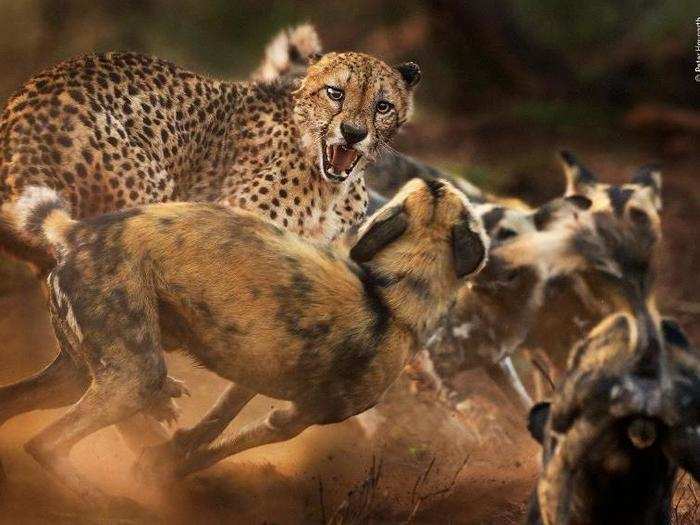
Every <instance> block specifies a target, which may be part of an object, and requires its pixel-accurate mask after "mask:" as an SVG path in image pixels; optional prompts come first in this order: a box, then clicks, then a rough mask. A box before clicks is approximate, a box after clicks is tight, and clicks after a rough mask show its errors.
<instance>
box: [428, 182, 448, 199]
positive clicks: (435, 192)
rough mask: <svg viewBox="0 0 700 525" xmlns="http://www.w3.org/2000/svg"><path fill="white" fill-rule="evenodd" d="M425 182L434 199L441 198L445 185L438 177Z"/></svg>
mask: <svg viewBox="0 0 700 525" xmlns="http://www.w3.org/2000/svg"><path fill="white" fill-rule="evenodd" d="M425 184H426V186H428V190H430V194H431V195H432V196H433V198H434V199H439V198H440V196H441V195H442V194H443V192H444V189H445V185H444V184H443V183H442V181H440V180H438V179H427V180H426V181H425Z"/></svg>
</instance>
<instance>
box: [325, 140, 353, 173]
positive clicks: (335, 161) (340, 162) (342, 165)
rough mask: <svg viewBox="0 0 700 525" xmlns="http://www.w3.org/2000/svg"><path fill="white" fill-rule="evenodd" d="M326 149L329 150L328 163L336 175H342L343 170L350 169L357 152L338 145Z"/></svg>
mask: <svg viewBox="0 0 700 525" xmlns="http://www.w3.org/2000/svg"><path fill="white" fill-rule="evenodd" d="M328 149H329V150H330V155H328V161H329V162H330V163H331V166H333V169H334V170H335V172H336V173H343V172H344V171H345V170H347V169H350V166H352V163H353V162H355V159H356V158H357V151H355V150H354V149H352V148H346V147H345V146H341V145H338V146H330V147H329V148H328Z"/></svg>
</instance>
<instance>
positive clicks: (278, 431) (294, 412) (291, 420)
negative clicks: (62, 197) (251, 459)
mask: <svg viewBox="0 0 700 525" xmlns="http://www.w3.org/2000/svg"><path fill="white" fill-rule="evenodd" d="M316 422H317V418H315V417H313V416H312V415H310V414H309V413H306V412H302V411H300V410H299V408H298V407H297V406H296V405H292V406H291V407H289V408H286V409H276V410H272V411H271V412H270V413H269V414H268V415H267V416H266V417H264V418H262V419H259V420H258V421H255V422H253V423H250V424H248V425H246V426H245V427H243V428H242V429H240V430H239V431H238V432H237V433H236V434H234V435H233V436H232V437H231V438H229V439H227V440H225V441H223V442H222V443H220V444H218V445H216V446H213V447H209V448H205V449H199V450H196V451H194V452H193V453H192V454H190V455H189V456H188V457H187V458H185V459H184V461H182V462H181V463H180V464H179V465H178V467H177V469H176V471H175V474H176V475H177V476H186V475H187V474H190V473H192V472H195V471H197V470H202V469H205V468H207V467H210V466H212V465H213V464H215V463H217V462H219V461H221V460H222V459H224V458H226V457H228V456H233V455H234V454H238V453H239V452H243V451H244V450H248V449H250V448H254V447H259V446H262V445H269V444H270V443H279V442H280V441H286V440H288V439H292V438H293V437H295V436H297V435H299V434H301V432H303V431H304V430H306V429H307V428H308V427H310V426H311V425H313V424H315V423H316Z"/></svg>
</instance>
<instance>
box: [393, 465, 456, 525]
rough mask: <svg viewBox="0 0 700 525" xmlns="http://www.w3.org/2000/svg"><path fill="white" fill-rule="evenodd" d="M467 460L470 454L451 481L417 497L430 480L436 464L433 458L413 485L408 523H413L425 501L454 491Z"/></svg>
mask: <svg viewBox="0 0 700 525" xmlns="http://www.w3.org/2000/svg"><path fill="white" fill-rule="evenodd" d="M467 461H469V455H467V456H466V457H465V458H464V460H463V461H462V463H461V464H460V466H459V468H458V469H457V470H456V471H455V473H454V475H453V476H452V479H451V480H450V483H449V484H448V485H447V486H445V487H443V488H441V489H438V490H435V491H432V492H427V493H425V494H423V495H421V496H418V498H417V499H416V498H415V495H416V494H417V492H418V489H419V488H420V487H422V486H423V485H425V484H426V483H427V481H428V475H429V474H430V471H431V470H432V469H433V465H434V464H435V458H433V459H432V461H431V462H430V464H429V465H428V468H426V469H425V472H424V473H423V474H422V475H420V476H419V477H418V479H417V480H416V484H415V486H414V487H413V491H412V492H411V505H412V510H411V513H410V514H409V515H408V518H407V519H406V523H411V521H413V519H414V518H415V517H416V514H418V511H419V510H420V508H421V506H422V505H423V503H425V502H426V501H428V500H429V499H431V498H436V497H438V496H442V495H444V494H447V493H449V492H451V491H452V489H453V488H454V486H455V484H456V483H457V478H458V477H459V474H460V473H461V472H462V469H463V468H464V467H465V465H466V464H467Z"/></svg>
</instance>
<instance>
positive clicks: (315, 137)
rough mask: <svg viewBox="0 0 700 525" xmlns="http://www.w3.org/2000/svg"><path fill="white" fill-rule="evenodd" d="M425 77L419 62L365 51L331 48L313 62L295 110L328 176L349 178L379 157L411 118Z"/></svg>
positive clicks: (307, 142)
mask: <svg viewBox="0 0 700 525" xmlns="http://www.w3.org/2000/svg"><path fill="white" fill-rule="evenodd" d="M420 78H421V73H420V68H419V67H418V66H417V65H416V64H414V63H413V62H407V63H404V64H400V65H398V66H394V67H392V66H389V65H388V64H386V63H384V62H382V61H381V60H379V59H376V58H374V57H371V56H369V55H365V54H362V53H327V54H325V55H323V56H322V57H320V58H319V59H318V61H316V62H315V63H313V64H312V65H310V66H309V68H308V72H307V74H306V76H305V77H304V78H303V79H302V82H301V86H300V87H299V89H298V90H297V91H296V92H295V94H294V101H295V102H294V103H295V107H294V112H295V118H296V120H297V123H298V125H299V127H300V132H301V134H302V142H303V145H304V147H305V148H306V150H307V153H308V155H309V158H310V159H313V160H314V162H317V163H318V167H319V170H320V171H321V174H322V176H323V177H324V178H325V179H326V180H328V181H331V182H342V181H345V180H346V179H349V178H350V177H354V176H356V175H357V174H360V173H362V172H363V171H364V169H365V167H366V166H367V165H368V164H369V163H371V162H373V161H374V159H376V157H377V155H378V154H379V152H380V151H381V149H382V148H384V147H385V146H386V145H387V144H388V143H389V141H391V139H392V138H393V137H394V135H395V134H396V132H397V131H398V129H399V128H400V127H401V126H402V125H403V124H404V123H405V122H406V120H407V119H408V118H409V116H410V114H411V110H412V106H413V90H414V88H415V86H416V84H418V82H419V81H420Z"/></svg>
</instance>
